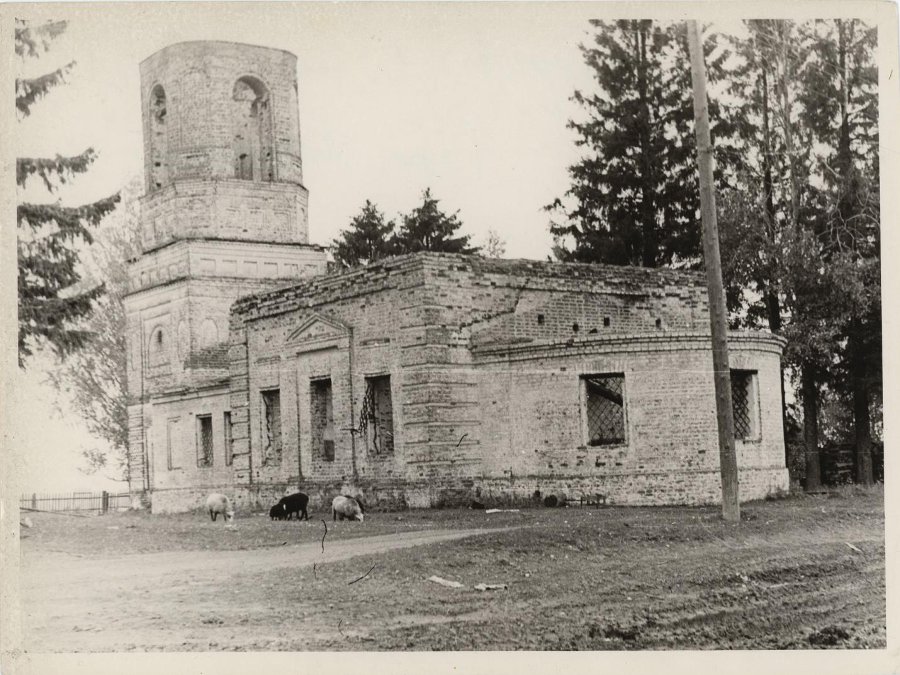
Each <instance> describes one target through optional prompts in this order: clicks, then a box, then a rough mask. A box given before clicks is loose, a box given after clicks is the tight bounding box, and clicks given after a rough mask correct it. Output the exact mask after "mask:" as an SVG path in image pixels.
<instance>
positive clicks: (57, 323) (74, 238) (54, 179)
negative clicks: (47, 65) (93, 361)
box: [15, 19, 118, 368]
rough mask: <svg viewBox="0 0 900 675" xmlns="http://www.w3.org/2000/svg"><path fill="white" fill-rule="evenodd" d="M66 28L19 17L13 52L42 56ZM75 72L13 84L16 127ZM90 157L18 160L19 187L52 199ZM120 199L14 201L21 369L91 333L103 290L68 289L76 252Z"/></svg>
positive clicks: (75, 278) (90, 153)
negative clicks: (38, 189) (89, 320)
mask: <svg viewBox="0 0 900 675" xmlns="http://www.w3.org/2000/svg"><path fill="white" fill-rule="evenodd" d="M65 28H66V22H65V21H53V22H47V23H42V24H39V25H31V24H29V23H27V22H25V21H22V20H18V19H17V20H16V27H15V51H16V55H17V56H18V57H19V59H20V62H21V63H24V62H25V60H27V59H33V58H40V56H41V55H43V54H44V53H46V52H47V51H48V50H49V49H50V45H51V43H52V41H53V40H54V39H55V38H56V37H58V36H59V35H60V34H62V32H63V31H64V30H65ZM74 66H75V63H74V62H70V63H67V64H66V65H63V66H61V67H59V68H56V69H55V70H52V71H50V72H48V73H45V74H43V75H40V76H38V77H34V78H26V77H21V78H17V79H16V110H17V113H18V118H19V121H20V122H21V121H22V120H23V119H24V118H26V117H27V116H28V115H29V114H30V113H31V109H32V107H33V106H34V105H35V104H36V103H37V102H38V101H39V100H41V99H43V98H44V97H45V96H47V94H48V93H49V92H50V90H51V89H52V88H53V87H55V86H57V85H59V84H62V83H64V82H65V78H66V75H67V74H68V73H69V72H70V71H71V70H72V68H74ZM95 159H96V153H95V152H94V150H93V149H92V148H88V149H87V150H85V151H84V152H82V153H81V154H79V155H76V156H73V157H62V156H59V155H57V156H56V157H54V158H35V157H19V158H18V159H17V160H16V184H17V185H18V187H20V188H24V187H25V186H26V184H27V183H28V181H29V180H30V179H33V178H39V179H40V180H41V181H43V184H44V186H45V187H46V189H47V190H48V191H49V192H50V193H53V192H55V190H56V189H57V188H58V187H59V185H61V184H64V183H67V182H68V181H70V180H72V179H73V178H74V177H75V176H76V175H78V174H81V173H84V172H85V171H87V170H88V168H89V167H90V165H91V163H92V162H93V161H94V160H95ZM117 201H118V194H116V195H113V196H111V197H106V198H104V199H101V200H99V201H97V202H94V203H92V204H85V205H83V206H78V207H69V206H63V205H61V204H59V203H44V204H33V203H27V202H19V204H18V206H17V213H16V220H17V225H18V242H17V251H18V265H19V271H18V292H19V340H18V341H19V365H20V367H23V368H24V367H25V365H26V362H27V359H28V357H29V356H31V355H32V353H33V349H34V348H35V347H36V346H37V345H38V344H39V343H47V344H49V345H50V346H51V347H52V348H53V350H54V351H55V352H56V353H57V354H58V355H59V356H61V357H65V356H67V355H68V354H70V353H71V352H72V351H74V350H76V349H79V348H80V347H83V346H84V344H85V343H86V341H87V340H88V338H89V336H90V332H89V331H87V330H85V329H84V328H82V327H80V326H79V325H78V322H79V320H80V319H83V318H84V317H86V316H87V315H88V313H89V312H90V311H91V303H92V302H93V301H94V300H95V299H97V298H98V297H100V295H101V294H102V293H103V286H102V285H98V286H96V287H94V288H91V289H87V290H81V291H73V290H72V288H73V287H74V286H76V285H77V284H78V282H79V281H80V279H81V274H80V271H79V256H78V247H79V245H80V244H90V243H91V242H92V240H93V238H92V235H91V228H92V227H95V226H96V225H97V224H98V223H99V222H100V220H101V219H102V218H103V216H105V215H106V214H107V213H109V212H110V211H111V210H112V209H113V208H114V207H115V204H116V202H117Z"/></svg>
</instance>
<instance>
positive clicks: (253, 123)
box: [232, 77, 275, 181]
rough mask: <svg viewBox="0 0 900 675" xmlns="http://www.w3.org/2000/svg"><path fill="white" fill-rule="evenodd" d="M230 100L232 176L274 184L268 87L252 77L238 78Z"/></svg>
mask: <svg viewBox="0 0 900 675" xmlns="http://www.w3.org/2000/svg"><path fill="white" fill-rule="evenodd" d="M232 98H233V99H234V107H233V120H234V137H233V141H232V144H233V148H234V177H235V178H238V179H240V180H253V181H274V180H275V161H274V160H275V157H274V154H275V149H274V145H273V143H272V136H273V134H272V110H271V98H270V95H269V90H268V88H267V87H266V85H265V84H263V83H262V82H260V81H259V80H257V79H256V78H254V77H242V78H240V79H239V80H238V81H237V82H235V84H234V93H233V96H232Z"/></svg>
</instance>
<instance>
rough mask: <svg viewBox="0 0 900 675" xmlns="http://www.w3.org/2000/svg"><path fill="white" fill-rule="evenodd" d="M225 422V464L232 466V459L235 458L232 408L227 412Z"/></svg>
mask: <svg viewBox="0 0 900 675" xmlns="http://www.w3.org/2000/svg"><path fill="white" fill-rule="evenodd" d="M223 422H224V426H223V429H224V431H225V466H231V461H232V459H233V458H234V435H233V430H232V428H231V411H230V410H229V411H227V412H226V413H225V419H224V420H223Z"/></svg>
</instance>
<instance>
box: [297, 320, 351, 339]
mask: <svg viewBox="0 0 900 675" xmlns="http://www.w3.org/2000/svg"><path fill="white" fill-rule="evenodd" d="M349 332H350V328H349V326H347V325H346V324H344V323H342V322H340V321H338V320H336V319H332V318H330V317H327V316H324V315H322V314H313V315H311V316H308V317H307V318H306V319H305V320H304V321H303V322H302V323H301V324H300V325H299V326H298V327H297V328H295V329H294V330H293V331H292V332H291V333H290V334H289V335H288V337H287V339H286V340H285V342H287V343H288V344H302V343H304V342H315V341H318V340H329V339H333V338H339V337H344V336H345V335H348V334H349Z"/></svg>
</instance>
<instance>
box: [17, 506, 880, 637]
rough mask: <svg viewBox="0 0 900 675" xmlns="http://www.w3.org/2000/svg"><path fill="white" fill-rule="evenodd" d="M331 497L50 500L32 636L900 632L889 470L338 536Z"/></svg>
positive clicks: (29, 600)
mask: <svg viewBox="0 0 900 675" xmlns="http://www.w3.org/2000/svg"><path fill="white" fill-rule="evenodd" d="M315 516H316V514H313V520H311V521H310V522H309V523H306V522H302V523H298V522H271V521H269V520H268V518H266V517H264V516H261V515H260V516H251V515H246V516H244V517H240V516H239V517H238V519H237V520H236V521H235V524H234V526H232V527H225V526H224V525H223V524H222V523H221V522H217V523H212V522H210V521H209V519H208V517H205V516H203V515H200V514H184V515H178V516H149V515H146V514H137V513H122V514H114V515H107V516H95V517H88V518H77V517H69V516H62V515H53V514H31V517H32V519H33V521H34V524H35V526H34V527H33V528H31V529H23V541H22V564H23V575H22V576H23V582H22V584H23V585H22V594H23V628H24V629H25V633H26V648H27V650H28V651H32V652H47V651H49V652H53V651H83V652H84V651H86V652H101V651H131V650H138V651H193V650H291V651H301V650H387V649H402V650H428V649H453V650H470V649H501V650H503V649H541V650H560V649H563V650H570V649H594V650H606V649H617V650H621V649H804V648H805V649H809V648H827V647H837V648H844V649H848V648H850V649H854V648H856V649H863V648H884V647H885V642H886V631H885V611H886V608H885V567H884V508H883V493H882V491H881V490H879V489H875V490H852V489H850V490H844V491H840V492H836V493H832V494H829V495H818V496H805V497H796V498H790V499H785V500H780V501H772V502H758V503H752V504H746V505H744V507H743V519H742V522H741V523H740V524H729V523H725V522H723V521H722V520H721V519H720V517H719V511H718V509H716V508H599V509H597V508H588V507H583V508H568V509H544V508H535V509H524V510H522V511H521V512H518V513H495V514H485V513H484V512H483V511H468V510H441V511H407V512H402V513H373V514H369V515H367V519H366V522H365V523H351V522H338V523H333V522H332V521H331V520H327V527H328V533H327V535H325V536H324V542H323V535H324V534H325V527H324V525H323V523H322V521H321V520H319V519H316V517H315ZM851 545H852V546H851ZM323 548H324V552H323V550H322V549H323ZM433 575H437V576H439V577H442V578H444V579H449V580H453V581H458V582H460V583H462V584H463V585H464V587H463V588H447V587H444V586H441V585H438V584H435V583H433V582H430V581H428V577H431V576H433ZM479 583H489V584H505V585H506V586H507V588H506V589H501V590H488V591H479V590H476V589H475V588H474V587H475V585H476V584H479Z"/></svg>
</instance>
